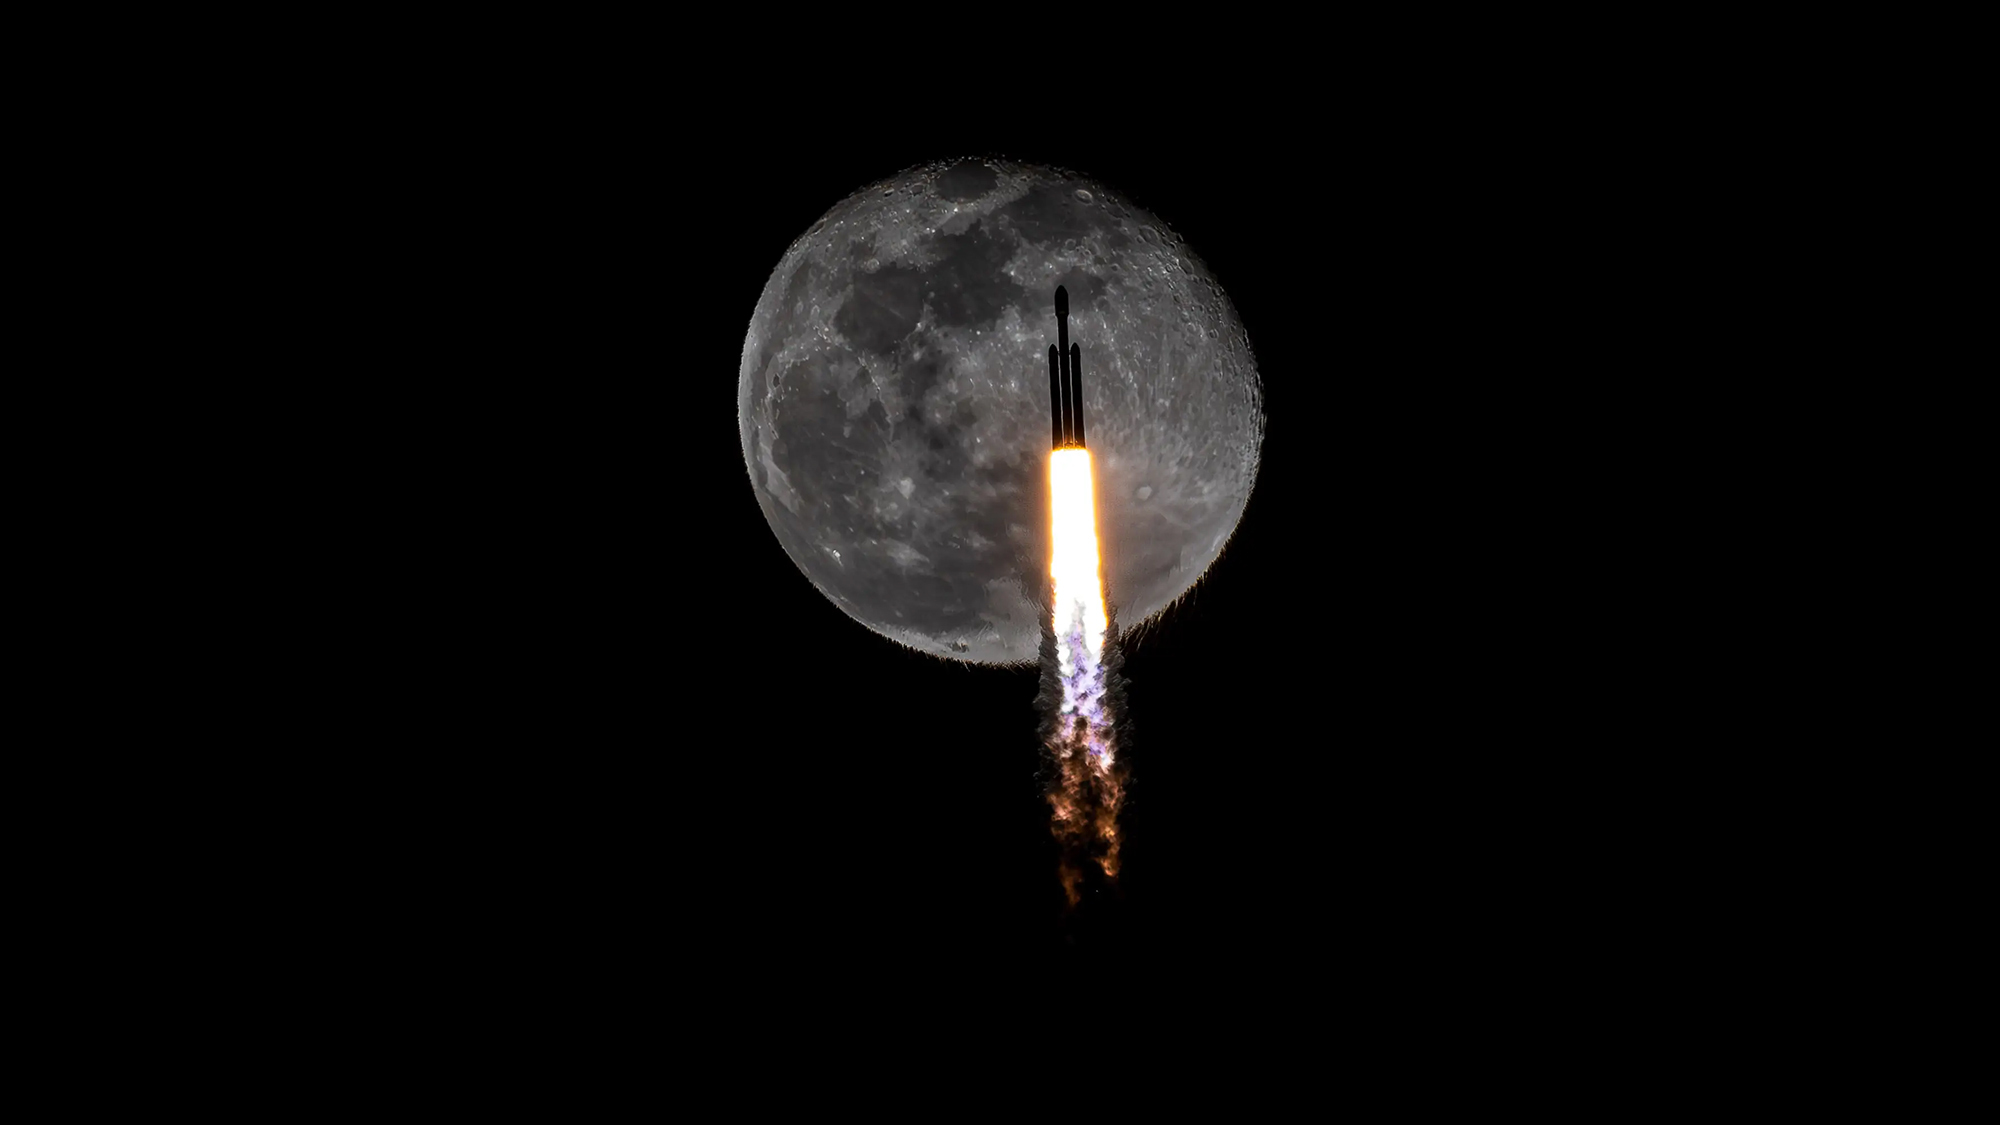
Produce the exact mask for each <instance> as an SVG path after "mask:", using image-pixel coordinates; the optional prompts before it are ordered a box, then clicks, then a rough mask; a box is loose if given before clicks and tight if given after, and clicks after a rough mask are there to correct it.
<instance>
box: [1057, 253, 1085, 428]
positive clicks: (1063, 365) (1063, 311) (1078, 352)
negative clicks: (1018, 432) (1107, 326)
mask: <svg viewBox="0 0 2000 1125" xmlns="http://www.w3.org/2000/svg"><path fill="white" fill-rule="evenodd" d="M1056 340H1057V342H1056V343H1053V344H1050V345H1049V426H1050V431H1051V434H1052V440H1053V442H1054V448H1056V449H1082V448H1083V447H1084V445H1083V349H1082V348H1080V347H1078V346H1077V345H1075V344H1072V343H1070V342H1069V290H1067V289H1064V288H1063V287H1062V286H1060V285H1058V286H1056Z"/></svg>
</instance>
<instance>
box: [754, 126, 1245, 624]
mask: <svg viewBox="0 0 2000 1125" xmlns="http://www.w3.org/2000/svg"><path fill="white" fill-rule="evenodd" d="M1058 285H1062V286H1067V287H1068V290H1069V300H1070V319H1069V334H1070V339H1071V340H1073V341H1076V342H1077V343H1079V344H1080V345H1081V346H1082V370H1083V401H1084V417H1085V420H1086V425H1087V436H1088V439H1089V443H1090V450H1091V457H1092V461H1093V464H1094V466H1095V470H1096V495H1097V526H1098V539H1099V543H1100V553H1101V557H1102V560H1103V563H1102V565H1103V571H1104V580H1105V594H1106V597H1107V599H1108V600H1109V602H1110V603H1111V604H1112V606H1113V607H1114V609H1115V612H1116V613H1117V616H1118V619H1119V623H1120V625H1121V627H1123V628H1130V627H1132V626H1134V625H1137V624H1139V623H1141V622H1143V621H1145V620H1148V619H1150V618H1153V617H1155V616H1156V615H1158V614H1159V613H1160V612H1161V611H1162V610H1164V609H1165V608H1167V607H1168V606H1169V605H1171V604H1173V602H1174V601H1175V600H1176V599H1178V598H1179V597H1181V595H1183V594H1185V593H1186V592H1187V590H1188V589H1189V587H1191V586H1193V585H1194V583H1195V581H1196V580H1197V579H1199V578H1200V577H1201V575H1202V573H1203V572H1204V571H1206V570H1207V569H1208V566H1209V564H1210V563H1212V562H1214V561H1215V558H1216V556H1217V555H1218V554H1220V553H1221V551H1222V549H1223V546H1224V544H1226V543H1227V542H1228V541H1229V537H1230V535H1231V533H1232V532H1234V531H1235V529H1236V523H1237V521H1238V520H1239V519H1240V518H1241V517H1242V515H1243V508H1244V505H1245V504H1246V503H1247V502H1248V501H1249V499H1250V490H1251V488H1252V486H1253V485H1254V484H1255V483H1256V478H1257V462H1258V454H1259V450H1260V448H1261V446H1262V443H1263V436H1264V413H1263V394H1262V388H1261V385H1260V383H1259V381H1258V375H1257V368H1256V362H1255V359H1254V357H1253V355H1252V353H1251V348H1250V341H1249V338H1248V336H1247V335H1246V334H1245V332H1244V330H1243V326H1242V323H1241V321H1240V320H1239V319H1238V317H1237V315H1236V310H1235V308H1234V307H1233V306H1232V305H1231V304H1230V302H1229V298H1228V296H1227V295H1226V294H1224V293H1223V291H1222V287H1221V286H1220V285H1218V284H1217V283H1216V281H1215V279H1214V278H1213V277H1212V276H1210V274H1209V272H1208V269H1207V267H1206V266H1204V265H1203V264H1202V262H1201V260H1200V259H1199V258H1197V257H1196V256H1195V254H1194V252H1193V251H1192V250H1191V249H1190V248H1189V247H1188V246H1187V245H1186V244H1185V242H1184V241H1183V240H1182V239H1181V238H1180V237H1178V236H1177V235H1176V234H1175V233H1174V232H1173V231H1172V230H1171V229H1170V228H1169V227H1168V226H1167V225H1166V224H1165V223H1163V222H1161V221H1160V220H1159V219H1157V218H1155V217H1154V216H1153V215H1151V214H1149V213H1147V212H1145V211H1143V210H1141V209H1139V208H1138V207H1135V206H1133V205H1132V204H1131V203H1130V202H1129V201H1127V200H1126V199H1124V198H1123V197H1121V196H1120V195H1119V194H1118V193H1117V192H1116V191H1113V190H1112V189H1110V188H1108V187H1106V186H1105V185H1103V184H1101V183H1097V182H1095V181H1092V180H1090V179H1088V178H1085V177H1083V176H1079V175H1075V174H1072V173H1069V172H1065V171H1060V170H1056V169H1049V168H1042V167H1036V166H1030V165H1021V164H1016V163H1012V162H1009V161H1004V160H997V159H981V160H963V161H955V162H951V161H947V162H940V163H935V164H928V165H923V166H920V167H916V168H911V169H908V170H906V171H904V172H901V173H899V174H897V175H895V176H892V177H890V178H889V179H887V180H884V181H882V182H880V183H877V184H873V185H871V186H868V187H865V188H863V189H861V190H860V191H858V192H856V193H855V194H854V195H852V196H849V197H848V198H847V199H845V200H843V201H842V202H840V203H839V204H837V205H835V206H834V207H833V209H832V210H830V211H828V212H827V213H826V215H825V216H824V217H823V218H821V219H820V220H819V222H817V223H815V224H813V226H812V229H811V230H809V231H807V232H806V233H805V234H804V235H803V236H801V237H800V238H799V239H798V240H797V241H795V242H794V243H793V244H792V246H791V248H790V249H789V250H788V251H786V253H785V256H784V258H783V259H782V260H781V261H779V263H778V265H777V268H776V269H774V270H772V271H771V277H770V280H769V281H767V282H766V283H765V285H764V291H763V294H762V296H761V297H760V298H759V299H758V302H757V308H756V311H755V312H754V313H753V314H752V316H751V318H750V329H749V333H748V335H747V336H746V337H745V338H744V341H743V360H742V366H741V370H740V372H739V377H738V381H737V420H738V426H739V429H740V431H741V438H742V443H743V460H744V464H745V466H746V467H747V468H748V469H749V473H750V482H751V485H752V487H753V489H754V491H755V492H756V496H757V502H758V504H759V505H761V506H762V508H763V511H764V516H765V518H766V519H767V520H769V521H770V525H771V530H772V531H773V532H775V533H776V534H777V537H778V542H779V543H780V544H781V545H783V547H784V549H785V552H786V553H787V554H788V555H790V556H791V559H792V561H793V562H794V563H796V564H797V565H798V568H799V569H800V570H801V571H803V572H804V573H805V575H806V577H807V578H808V579H810V580H811V581H812V583H813V585H814V586H816V587H818V589H819V590H820V592H821V593H823V594H825V595H826V596H827V598H828V599H830V600H831V601H832V602H833V603H834V604H835V605H837V606H839V607H840V608H841V609H842V610H844V611H845V612H846V613H847V614H848V615H849V616H851V617H853V618H854V619H855V620H856V621H859V622H860V623H862V624H863V625H866V626H867V627H868V628H870V629H872V630H874V631H875V632H877V633H879V634H881V635H883V636H885V637H888V638H890V639H892V640H895V641H897V642H899V643H901V644H904V645H908V646H909V647H911V648H914V649H918V650H921V651H923V652H927V653H931V654H933V655H936V656H941V657H946V658H950V659H956V660H965V661H972V662H976V663H984V664H1018V663H1025V662H1031V661H1033V660H1035V659H1036V656H1037V653H1038V651H1039V648H1040V644H1041V617H1042V615H1043V614H1045V613H1047V612H1048V607H1047V598H1048V596H1049V595H1048V590H1047V585H1048V580H1049V579H1048V569H1049V528H1048V519H1049V518H1048V503H1049V492H1048V489H1049V485H1048V480H1047V473H1048V455H1049V445H1050V440H1049V438H1050V434H1049V386H1048V346H1049V344H1050V343H1052V342H1054V340H1055V330H1056V322H1055V311H1054V304H1053V301H1054V295H1055V291H1056V286H1058Z"/></svg>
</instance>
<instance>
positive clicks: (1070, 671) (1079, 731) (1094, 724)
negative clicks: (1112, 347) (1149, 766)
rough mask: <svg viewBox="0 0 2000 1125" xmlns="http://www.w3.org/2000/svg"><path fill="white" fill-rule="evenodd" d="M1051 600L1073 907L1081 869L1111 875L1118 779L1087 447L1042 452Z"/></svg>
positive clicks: (1047, 702) (1054, 798)
mask: <svg viewBox="0 0 2000 1125" xmlns="http://www.w3.org/2000/svg"><path fill="white" fill-rule="evenodd" d="M1049 513H1050V521H1051V526H1050V530H1051V533H1052V534H1051V541H1052V547H1053V550H1052V551H1051V558H1050V563H1049V577H1050V578H1051V579H1052V582H1053V597H1052V599H1051V610H1050V614H1049V619H1048V622H1047V626H1048V627H1047V629H1045V631H1044V633H1043V644H1042V684H1043V686H1042V695H1041V703H1042V705H1043V708H1044V711H1043V713H1044V715H1045V716H1046V720H1045V722H1044V729H1043V740H1044V743H1045V745H1046V746H1047V748H1048V751H1049V753H1050V755H1051V756H1052V757H1053V758H1054V760H1055V771H1054V774H1053V776H1052V777H1051V778H1050V784H1049V791H1048V798H1049V805H1050V808H1051V811H1052V812H1053V814H1054V823H1053V828H1054V831H1055V836H1056V839H1057V841H1058V842H1059V843H1060V844H1061V845H1062V850H1063V858H1062V864H1061V868H1060V872H1059V873H1060V875H1061V878H1062V884H1063V893H1064V895H1065V896H1066V897H1067V898H1068V899H1069V904H1070V905H1071V906H1072V907H1073V906H1075V905H1076V904H1077V903H1078V901H1079V900H1080V899H1081V897H1082V893H1083V881H1084V876H1085V873H1086V870H1087V867H1088V866H1089V865H1091V864H1094V865H1095V866H1096V867H1097V868H1098V869H1099V870H1101V871H1102V872H1103V873H1104V876H1105V877H1106V878H1107V879H1116V878H1117V876H1118V849H1119V837H1118V806H1119V802H1120V800H1121V798H1122V797H1123V794H1124V776H1123V771H1122V769H1121V768H1120V765H1119V762H1118V758H1117V742H1116V735H1117V724H1116V723H1115V721H1114V720H1115V717H1116V713H1117V711H1118V710H1119V704H1120V703H1121V702H1122V700H1121V698H1120V687H1121V685H1122V680H1121V679H1120V677H1119V676H1118V664H1119V660H1118V652H1117V640H1116V635H1115V631H1114V629H1113V627H1112V620H1111V615H1110V614H1109V612H1107V610H1106V607H1105V601H1104V583H1103V578H1102V574H1101V568H1100V566H1099V559H1098V551H1097V507H1096V500H1095V496H1094V495H1093V487H1092V480H1091V464H1090V453H1089V451H1088V450H1086V449H1083V448H1081V447H1080V446H1072V447H1065V448H1058V449H1056V450H1055V451H1054V452H1052V453H1050V454H1049Z"/></svg>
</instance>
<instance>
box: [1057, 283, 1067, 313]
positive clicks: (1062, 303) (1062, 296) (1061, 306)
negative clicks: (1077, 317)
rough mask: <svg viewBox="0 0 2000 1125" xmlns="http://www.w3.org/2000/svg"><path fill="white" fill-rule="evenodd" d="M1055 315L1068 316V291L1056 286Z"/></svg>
mask: <svg viewBox="0 0 2000 1125" xmlns="http://www.w3.org/2000/svg"><path fill="white" fill-rule="evenodd" d="M1056 315H1057V316H1068V315H1069V290H1067V289H1064V288H1063V287H1062V286H1060V285H1058V286H1056Z"/></svg>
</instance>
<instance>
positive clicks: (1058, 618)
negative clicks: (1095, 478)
mask: <svg viewBox="0 0 2000 1125" xmlns="http://www.w3.org/2000/svg"><path fill="white" fill-rule="evenodd" d="M1049 518H1050V528H1049V530H1050V533H1051V537H1052V539H1053V540H1054V550H1053V551H1052V552H1051V553H1050V554H1051V557H1050V559H1049V576H1050V577H1051V578H1054V579H1055V586H1056V588H1055V606H1054V614H1055V627H1056V636H1058V637H1061V636H1063V635H1064V634H1065V633H1066V632H1067V631H1068V629H1069V627H1070V626H1071V625H1073V624H1075V623H1076V620H1077V617H1078V615H1081V616H1082V624H1083V643H1084V645H1085V646H1086V647H1087V648H1088V649H1089V650H1090V654H1091V656H1092V657H1099V656H1101V655H1102V654H1103V652H1104V624H1105V616H1104V580H1103V577H1102V575H1101V574H1100V573H1099V571H1098V558H1097V497H1096V495H1095V494H1094V492H1093V489H1092V487H1091V478H1090V451H1089V450H1087V449H1058V450H1056V451H1054V452H1053V453H1050V454H1049ZM1057 659H1058V660H1060V661H1061V663H1062V671H1063V675H1064V676H1071V675H1074V674H1075V673H1076V667H1075V665H1074V663H1073V657H1072V655H1071V653H1070V650H1069V647H1068V646H1067V645H1058V646H1057Z"/></svg>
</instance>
